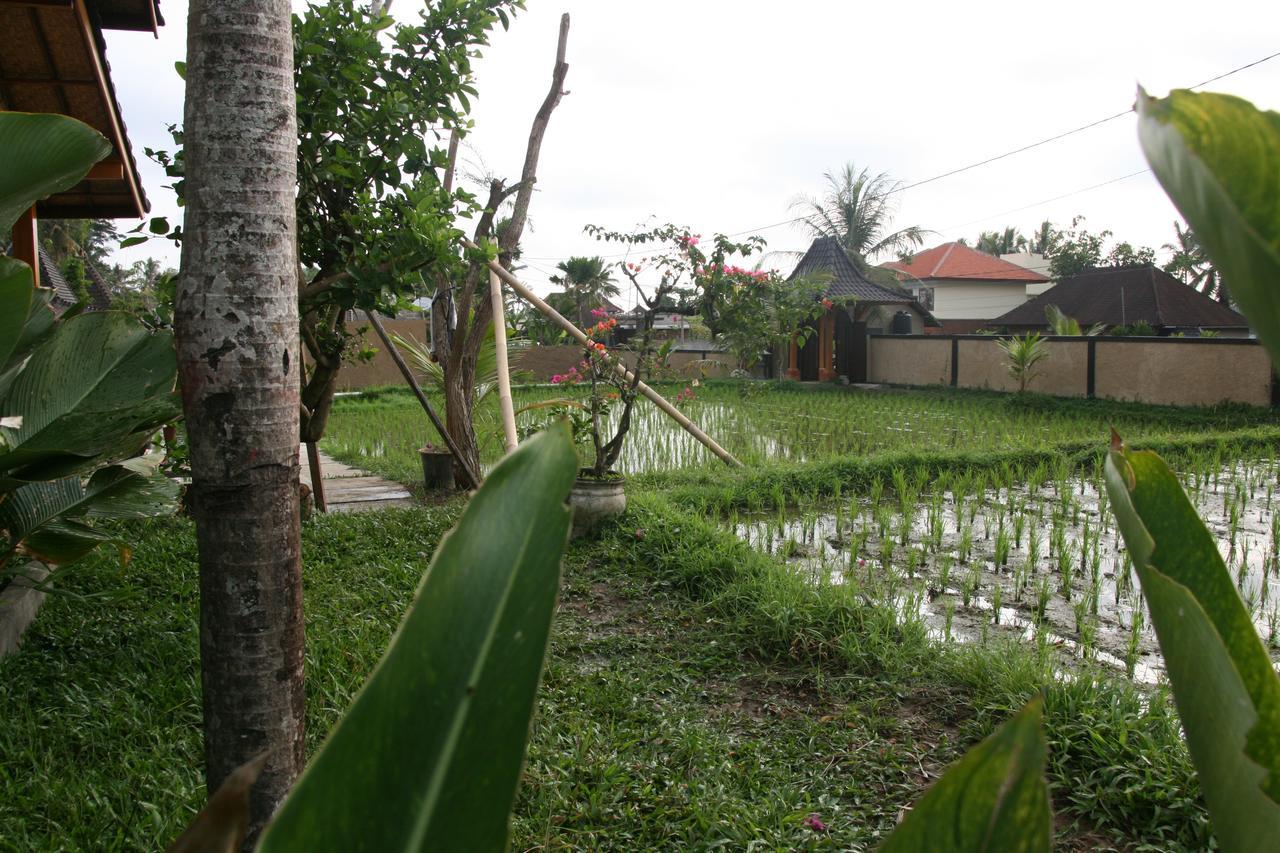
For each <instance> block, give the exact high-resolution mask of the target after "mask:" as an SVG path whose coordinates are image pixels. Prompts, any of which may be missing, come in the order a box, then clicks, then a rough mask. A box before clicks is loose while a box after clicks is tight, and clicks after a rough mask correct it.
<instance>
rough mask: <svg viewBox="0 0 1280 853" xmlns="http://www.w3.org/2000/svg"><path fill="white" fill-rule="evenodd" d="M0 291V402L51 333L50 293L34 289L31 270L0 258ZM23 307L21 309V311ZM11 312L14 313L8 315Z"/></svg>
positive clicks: (52, 317) (42, 289)
mask: <svg viewBox="0 0 1280 853" xmlns="http://www.w3.org/2000/svg"><path fill="white" fill-rule="evenodd" d="M0 289H2V290H3V291H4V294H5V296H4V303H3V305H0V311H3V312H4V315H5V316H4V318H3V320H0V323H3V324H4V328H3V330H2V331H3V334H4V336H5V337H4V338H3V339H0V351H3V356H4V357H3V358H0V399H3V398H4V396H5V395H6V394H7V393H8V388H9V385H10V384H11V382H12V381H13V378H14V377H15V376H17V373H18V368H20V367H21V366H22V362H23V359H25V358H26V356H28V355H29V354H30V353H31V350H32V349H34V348H35V346H36V345H37V344H39V343H40V342H41V341H43V340H44V339H45V338H46V337H48V336H49V334H50V333H51V332H52V331H53V326H54V316H53V309H51V308H50V307H49V300H50V297H51V295H52V291H50V290H47V289H45V288H39V289H37V288H36V287H35V284H34V282H33V281H32V278H31V267H29V266H27V265H26V264H24V263H22V262H21V261H15V260H14V259H13V258H9V257H4V256H0ZM24 306H25V307H24ZM10 311H12V312H14V313H12V314H10V313H9V312H10Z"/></svg>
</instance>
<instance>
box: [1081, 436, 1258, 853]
mask: <svg viewBox="0 0 1280 853" xmlns="http://www.w3.org/2000/svg"><path fill="white" fill-rule="evenodd" d="M1106 473H1107V492H1108V494H1109V495H1110V496H1111V504H1112V507H1113V509H1114V512H1115V514H1116V518H1117V520H1118V522H1119V524H1120V530H1121V532H1122V533H1123V535H1124V540H1125V543H1126V544H1127V545H1128V547H1129V553H1130V555H1131V556H1132V558H1133V563H1134V566H1135V567H1136V569H1137V571H1138V576H1139V578H1140V580H1141V582H1142V588H1143V592H1144V594H1145V597H1146V600H1147V606H1148V608H1149V609H1150V612H1151V620H1152V623H1153V624H1154V626H1155V629H1156V634H1157V635H1158V636H1159V638H1160V648H1161V651H1162V652H1163V653H1164V659H1165V666H1166V668H1167V671H1168V673H1169V680H1170V683H1171V684H1172V685H1173V694H1174V698H1175V699H1176V700H1177V703H1178V712H1179V715H1180V716H1181V718H1182V722H1183V725H1184V726H1185V727H1186V732H1187V743H1188V745H1189V747H1190V749H1191V756H1192V758H1193V759H1194V760H1195V763H1196V769H1197V770H1198V771H1199V774H1200V779H1201V784H1202V786H1203V789H1204V797H1205V801H1206V802H1207V803H1208V806H1209V811H1210V813H1211V814H1212V815H1213V818H1214V828H1215V830H1216V832H1217V835H1218V838H1219V840H1220V841H1221V843H1222V845H1223V848H1224V849H1227V850H1251V849H1256V848H1257V844H1258V843H1259V842H1260V841H1261V840H1262V839H1272V840H1274V839H1277V838H1280V805H1278V804H1277V798H1278V797H1280V680H1277V678H1276V673H1275V671H1274V670H1273V669H1272V666H1271V660H1270V657H1269V656H1268V655H1267V651H1266V649H1265V648H1264V647H1263V645H1262V642H1261V641H1260V640H1259V638H1258V635H1257V633H1256V632H1255V631H1254V628H1253V623H1252V621H1251V619H1250V617H1249V613H1248V610H1247V609H1246V608H1245V606H1244V603H1243V602H1242V601H1241V600H1240V596H1239V594H1238V593H1237V592H1236V589H1235V585H1234V584H1233V583H1232V581H1231V576H1230V574H1229V573H1228V572H1227V569H1226V566H1225V565H1224V564H1223V562H1222V556H1221V554H1219V552H1218V547H1217V543H1216V542H1215V541H1214V539H1213V536H1212V535H1211V534H1210V533H1209V531H1208V530H1207V529H1206V528H1205V526H1204V524H1203V522H1201V521H1200V519H1199V518H1198V517H1197V515H1196V512H1195V509H1194V507H1192V505H1191V502H1190V501H1189V500H1188V499H1187V496H1186V494H1185V492H1183V490H1182V486H1181V484H1180V483H1179V482H1178V480H1177V478H1176V477H1175V476H1174V474H1173V472H1171V471H1170V470H1169V468H1168V467H1167V466H1166V465H1165V464H1164V462H1163V461H1161V459H1160V458H1159V457H1158V456H1156V455H1155V454H1154V453H1149V452H1141V451H1138V452H1127V451H1125V450H1124V449H1123V447H1121V446H1119V445H1118V444H1117V446H1116V447H1115V448H1114V449H1113V450H1112V452H1111V454H1110V456H1109V457H1108V460H1107V466H1106Z"/></svg>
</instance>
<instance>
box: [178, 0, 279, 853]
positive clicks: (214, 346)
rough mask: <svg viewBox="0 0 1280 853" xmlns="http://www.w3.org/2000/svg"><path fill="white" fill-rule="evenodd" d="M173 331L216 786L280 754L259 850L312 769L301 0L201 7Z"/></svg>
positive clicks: (205, 0)
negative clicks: (306, 688)
mask: <svg viewBox="0 0 1280 853" xmlns="http://www.w3.org/2000/svg"><path fill="white" fill-rule="evenodd" d="M187 39H188V41H187V99H186V111H185V115H184V122H185V125H184V128H185V133H186V138H185V142H186V151H185V155H186V175H185V180H186V193H185V195H186V199H187V204H186V220H185V226H184V232H185V239H184V240H183V244H182V275H181V280H180V284H179V288H178V294H177V304H176V307H175V319H174V325H175V330H176V335H177V347H178V362H179V366H180V370H181V377H182V391H183V408H184V410H185V412H186V418H187V433H188V436H189V438H190V442H191V471H192V484H191V489H190V492H189V498H190V501H189V503H190V507H191V512H192V515H193V517H194V518H195V522H196V537H197V544H198V546H199V551H200V660H201V686H202V689H203V705H204V737H205V765H206V767H205V773H206V781H207V784H208V788H209V791H210V792H212V791H214V790H216V789H217V787H218V785H219V784H221V782H222V781H223V780H224V779H225V778H226V777H227V776H228V775H229V774H230V773H231V771H232V770H234V769H235V768H236V767H237V766H238V765H240V764H242V763H244V762H245V761H246V760H248V759H250V758H252V757H254V756H256V755H258V754H260V753H263V752H267V753H268V754H269V757H268V760H267V764H266V768H265V770H264V772H263V773H262V776H261V777H260V778H259V780H258V783H257V784H256V785H255V786H254V789H253V791H252V794H251V797H250V813H251V815H250V820H251V824H250V831H249V835H248V839H247V841H246V849H249V848H251V847H252V845H253V844H254V843H255V839H256V838H257V836H258V834H259V832H260V831H261V828H262V827H263V825H264V824H265V823H266V821H267V819H268V818H269V817H270V815H271V813H272V812H273V811H274V810H275V807H276V806H277V805H278V804H279V802H280V801H281V799H283V797H284V795H285V793H286V791H288V789H289V786H290V785H291V784H292V783H293V780H294V779H295V778H296V776H297V774H298V772H299V770H300V769H301V767H302V764H303V758H304V754H303V682H302V659H303V657H302V653H303V625H302V586H301V565H300V549H299V521H298V404H299V381H298V374H297V371H298V370H299V368H300V367H301V365H300V363H299V358H298V302H297V299H298V294H297V266H296V264H297V260H296V253H297V250H296V245H295V221H294V200H293V195H294V186H295V183H296V168H297V163H296V147H297V130H296V124H295V114H294V86H293V46H292V36H291V30H290V9H289V2H288V0H192V2H191V5H190V10H189V13H188V24H187Z"/></svg>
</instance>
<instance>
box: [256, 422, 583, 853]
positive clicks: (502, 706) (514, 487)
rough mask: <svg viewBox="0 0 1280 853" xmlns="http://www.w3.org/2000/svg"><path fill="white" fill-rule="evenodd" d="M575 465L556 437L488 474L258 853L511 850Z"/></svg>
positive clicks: (557, 433) (529, 446) (563, 437)
mask: <svg viewBox="0 0 1280 853" xmlns="http://www.w3.org/2000/svg"><path fill="white" fill-rule="evenodd" d="M575 468H576V465H575V463H574V456H573V452H572V449H571V447H570V444H569V440H568V435H567V431H565V430H563V429H558V430H553V431H551V432H549V433H544V434H543V435H542V436H540V437H538V438H534V439H531V440H530V441H528V442H526V443H525V444H523V445H521V446H520V448H519V449H518V450H517V451H516V452H515V453H513V454H511V455H510V456H508V457H507V458H506V459H505V460H504V461H503V462H502V464H500V465H499V466H498V467H497V468H496V469H495V470H494V471H493V473H492V474H490V475H489V477H488V478H487V479H486V480H485V483H484V485H483V486H482V487H481V489H480V490H479V491H478V492H477V493H476V495H475V497H473V498H472V500H471V502H470V504H469V505H468V507H467V509H466V512H465V513H464V514H463V516H462V519H461V520H460V521H459V522H458V526H457V528H456V529H455V530H454V531H453V532H452V533H451V534H450V535H449V536H447V537H446V538H445V539H444V541H443V542H442V543H441V545H440V547H439V549H438V550H437V551H436V554H435V557H434V558H433V559H432V561H431V565H430V567H428V569H427V572H426V574H425V575H424V576H423V579H422V584H421V586H420V587H419V590H418V594H417V596H416V601H415V604H414V605H413V607H411V608H410V611H409V613H408V615H406V617H405V619H404V622H403V623H402V625H401V627H400V629H399V631H398V632H397V634H396V636H395V638H394V639H393V640H392V642H391V646H390V647H389V648H388V649H387V652H386V654H385V655H384V656H383V659H382V661H381V663H380V664H379V665H378V668H377V669H376V670H375V671H374V673H373V675H372V676H371V677H370V679H369V681H368V683H367V684H366V685H365V686H364V688H363V689H362V690H361V692H360V694H359V696H357V697H356V700H355V702H354V703H353V704H352V706H351V707H350V709H349V710H348V711H347V712H346V713H345V714H344V716H343V718H342V720H341V721H340V722H339V724H338V726H337V727H336V728H335V729H334V731H333V733H332V734H331V735H330V736H329V739H328V740H327V741H326V742H325V745H324V748H323V749H321V751H320V753H319V754H318V755H317V756H316V757H315V758H314V759H313V760H312V762H311V763H310V764H309V766H308V768H307V770H306V771H305V772H304V774H303V776H302V778H301V779H300V780H299V781H298V783H297V785H296V786H295V787H294V789H293V791H292V793H291V794H290V796H289V798H288V799H287V800H286V801H285V803H284V805H282V806H281V808H280V811H279V812H278V813H277V815H276V817H275V819H274V821H273V822H272V824H271V825H270V827H269V828H268V829H267V831H266V833H265V835H264V837H263V839H262V843H261V846H260V848H259V849H261V850H263V851H273V850H298V849H307V850H350V849H353V848H355V847H370V848H374V849H379V850H435V849H459V850H462V849H466V850H504V849H506V846H507V838H508V833H509V826H510V811H511V804H512V801H513V799H514V796H515V791H516V786H517V784H518V782H519V777H520V770H521V766H522V764H523V757H524V749H525V744H526V742H527V740H528V737H529V719H530V716H531V715H532V712H533V704H534V698H535V694H536V692H537V687H538V681H539V678H540V676H541V672H542V664H543V657H544V655H545V653H546V649H547V638H548V632H549V630H550V626H551V617H552V614H553V613H554V610H555V602H556V592H557V588H558V586H559V578H560V559H561V556H562V554H563V551H564V545H565V541H566V538H567V535H568V528H569V513H568V511H567V509H566V507H565V503H564V502H565V498H566V497H567V496H568V493H569V487H570V485H571V484H572V482H573V478H574V472H575Z"/></svg>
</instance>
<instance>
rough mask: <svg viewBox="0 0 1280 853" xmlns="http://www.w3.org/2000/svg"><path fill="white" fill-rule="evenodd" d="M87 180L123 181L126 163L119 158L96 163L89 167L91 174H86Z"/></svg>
mask: <svg viewBox="0 0 1280 853" xmlns="http://www.w3.org/2000/svg"><path fill="white" fill-rule="evenodd" d="M84 179H85V180H86V181H123V180H124V163H122V162H120V161H119V160H104V161H102V162H101V163H94V164H93V166H91V167H90V168H89V174H87V175H85V176H84Z"/></svg>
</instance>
